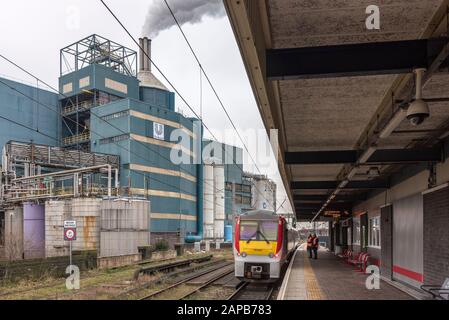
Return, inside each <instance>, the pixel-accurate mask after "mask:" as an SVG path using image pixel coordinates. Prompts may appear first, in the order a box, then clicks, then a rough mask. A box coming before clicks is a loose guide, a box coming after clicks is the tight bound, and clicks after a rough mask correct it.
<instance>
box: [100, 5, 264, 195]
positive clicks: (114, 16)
mask: <svg viewBox="0 0 449 320" xmlns="http://www.w3.org/2000/svg"><path fill="white" fill-rule="evenodd" d="M100 2H101V3H102V4H103V5H104V7H105V8H106V9H107V10H108V11H109V13H110V14H111V15H112V16H113V18H114V19H115V20H116V21H117V23H118V24H119V25H120V26H121V27H122V28H123V30H124V31H125V32H126V33H127V34H128V36H129V37H130V38H131V40H132V41H133V42H134V43H135V45H136V46H137V47H138V48H139V49H140V51H141V52H142V53H143V54H144V55H145V56H146V57H147V59H149V61H150V62H151V63H152V64H153V66H154V67H155V68H156V70H157V71H158V72H159V73H160V74H161V75H162V77H163V78H164V79H165V80H166V81H167V83H168V84H169V85H170V87H172V89H173V90H174V91H175V93H176V94H177V95H178V96H179V97H180V98H181V100H182V101H183V102H184V103H185V105H186V106H187V107H188V108H189V109H190V111H192V112H193V114H194V115H195V116H196V117H197V118H198V119H201V117H200V116H199V115H198V114H197V112H196V111H195V110H194V109H193V108H192V107H191V106H190V104H189V103H188V102H187V100H186V99H185V98H184V97H183V96H182V95H181V93H180V92H179V91H178V90H177V89H176V87H175V86H174V85H173V83H172V82H171V81H170V80H169V79H168V78H167V76H166V75H165V74H164V73H163V72H162V70H161V69H160V68H159V67H158V66H157V64H155V63H154V60H153V59H152V58H151V57H150V56H149V55H148V53H147V52H146V51H145V50H144V49H143V48H142V47H141V46H140V44H139V43H138V42H137V41H136V39H134V37H133V36H132V34H131V33H130V32H129V30H128V29H127V28H126V27H125V25H124V24H123V23H122V22H121V21H120V19H119V18H118V17H117V15H116V14H115V13H114V12H113V11H112V9H110V8H109V6H108V5H107V4H106V3H105V2H104V1H103V0H100ZM201 121H202V124H203V125H204V127H205V128H206V129H207V131H208V132H209V133H210V134H211V136H212V137H213V138H214V139H215V141H218V139H217V138H216V137H215V135H214V134H213V133H212V131H211V130H210V129H209V128H208V126H207V125H206V124H205V123H204V121H203V120H202V119H201ZM248 154H249V153H248ZM249 155H250V154H249ZM250 157H251V155H250ZM251 158H252V157H251ZM232 159H233V162H234V163H235V161H234V157H233V156H232ZM253 162H254V160H253ZM254 163H255V162H254ZM235 164H236V165H237V163H235ZM255 166H256V167H257V165H256V164H255ZM257 169H258V168H257ZM258 171H259V173H260V170H259V169H258ZM242 172H243V169H242ZM255 188H256V190H257V191H258V192H259V194H260V195H262V198H264V199H265V200H266V201H268V202H270V201H269V200H268V199H267V198H266V197H265V196H264V195H263V193H262V192H261V191H260V190H259V189H258V188H257V187H256V186H255Z"/></svg>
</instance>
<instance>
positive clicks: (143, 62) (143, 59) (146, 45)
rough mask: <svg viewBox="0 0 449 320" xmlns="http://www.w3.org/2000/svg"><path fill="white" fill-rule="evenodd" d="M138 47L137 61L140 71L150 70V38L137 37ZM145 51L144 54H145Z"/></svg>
mask: <svg viewBox="0 0 449 320" xmlns="http://www.w3.org/2000/svg"><path fill="white" fill-rule="evenodd" d="M139 44H140V47H141V48H142V49H143V50H142V49H140V50H139V51H140V52H139V62H140V69H139V70H140V71H151V39H148V38H147V37H144V38H140V39H139ZM145 53H146V54H145Z"/></svg>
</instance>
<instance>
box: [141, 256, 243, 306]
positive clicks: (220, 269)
mask: <svg viewBox="0 0 449 320" xmlns="http://www.w3.org/2000/svg"><path fill="white" fill-rule="evenodd" d="M232 272H234V268H233V263H232V262H223V263H221V264H218V265H215V266H212V267H209V268H206V269H205V270H201V271H199V272H197V273H195V274H193V275H189V276H186V277H184V278H182V279H181V280H179V281H177V282H175V283H173V284H171V285H169V286H168V287H165V288H163V289H160V290H158V291H155V292H152V293H151V294H149V295H146V296H144V297H142V298H140V299H139V300H151V299H155V298H157V297H158V296H161V295H163V294H164V293H167V292H169V291H170V290H174V289H176V288H177V287H179V286H181V285H183V284H188V282H191V281H193V280H195V279H198V278H200V277H204V276H206V275H208V274H211V276H210V277H209V278H208V279H207V280H205V281H204V282H202V283H201V284H199V285H198V286H196V285H195V286H194V288H193V289H191V290H188V291H187V292H186V293H183V294H182V295H181V296H180V297H178V299H179V300H183V299H187V298H189V297H191V296H193V295H194V294H196V293H198V292H199V291H200V290H202V289H204V288H206V287H208V286H209V285H211V284H212V283H214V282H215V281H217V280H219V279H221V278H223V277H226V276H227V275H229V274H231V273H232Z"/></svg>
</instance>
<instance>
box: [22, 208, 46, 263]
mask: <svg viewBox="0 0 449 320" xmlns="http://www.w3.org/2000/svg"><path fill="white" fill-rule="evenodd" d="M23 251H24V258H25V259H36V258H44V257H45V207H44V206H43V205H38V204H33V203H24V204H23Z"/></svg>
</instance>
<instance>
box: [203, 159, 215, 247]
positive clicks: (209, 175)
mask: <svg viewBox="0 0 449 320" xmlns="http://www.w3.org/2000/svg"><path fill="white" fill-rule="evenodd" d="M203 194H204V198H203V199H204V205H203V208H204V209H203V210H204V211H203V212H204V221H203V225H204V239H212V238H213V237H214V167H213V166H212V165H209V164H205V165H204V188H203Z"/></svg>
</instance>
